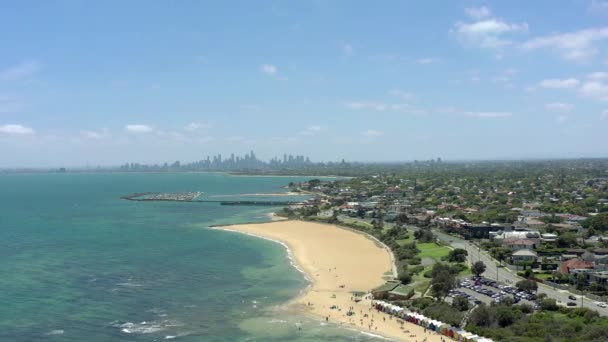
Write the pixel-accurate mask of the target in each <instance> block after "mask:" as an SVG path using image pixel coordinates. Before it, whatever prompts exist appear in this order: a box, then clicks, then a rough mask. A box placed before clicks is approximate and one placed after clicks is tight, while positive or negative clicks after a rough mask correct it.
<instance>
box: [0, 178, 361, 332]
mask: <svg viewBox="0 0 608 342" xmlns="http://www.w3.org/2000/svg"><path fill="white" fill-rule="evenodd" d="M302 180H305V178H297V177H292V178H285V177H242V176H237V177H233V176H229V175H224V174H23V175H1V176H0V341H161V340H175V341H291V340H301V341H319V340H332V341H341V340H344V341H346V340H348V341H352V340H357V341H359V340H365V341H367V340H370V338H369V337H366V336H364V335H362V334H360V333H357V332H352V331H349V330H346V329H342V328H340V327H335V326H331V325H324V324H323V323H321V322H319V321H316V320H312V319H308V318H304V317H300V316H296V315H286V314H285V313H284V312H277V311H276V308H275V307H276V306H277V305H278V304H281V303H283V302H285V301H287V300H288V299H290V298H292V297H294V296H296V295H297V294H298V293H299V291H301V289H303V288H304V287H305V286H306V285H307V284H306V282H305V280H304V278H303V277H302V275H301V274H299V273H298V272H297V271H296V270H295V269H294V268H293V267H291V266H290V264H289V263H288V260H287V259H286V257H285V256H286V252H285V250H284V249H283V248H282V247H281V246H279V245H277V244H275V243H272V242H269V241H265V240H262V239H257V238H252V237H249V236H245V235H240V234H236V233H230V232H221V231H215V230H210V229H207V227H208V226H209V225H212V224H227V223H238V222H251V221H266V220H267V217H266V216H265V213H266V212H268V211H270V210H271V208H259V207H240V206H220V205H219V204H215V203H177V202H132V201H125V200H120V199H119V197H120V196H123V195H126V194H130V193H134V192H144V191H161V192H176V191H203V192H205V196H215V195H235V194H256V193H270V192H280V191H283V190H282V189H281V187H282V186H283V185H285V184H287V183H288V182H290V181H302ZM298 327H301V328H302V330H299V329H298Z"/></svg>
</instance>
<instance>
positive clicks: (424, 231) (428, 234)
mask: <svg viewBox="0 0 608 342" xmlns="http://www.w3.org/2000/svg"><path fill="white" fill-rule="evenodd" d="M414 237H415V238H416V239H417V240H418V241H420V242H433V241H435V240H436V237H435V234H433V232H432V231H431V229H430V228H421V229H418V230H417V231H415V232H414Z"/></svg>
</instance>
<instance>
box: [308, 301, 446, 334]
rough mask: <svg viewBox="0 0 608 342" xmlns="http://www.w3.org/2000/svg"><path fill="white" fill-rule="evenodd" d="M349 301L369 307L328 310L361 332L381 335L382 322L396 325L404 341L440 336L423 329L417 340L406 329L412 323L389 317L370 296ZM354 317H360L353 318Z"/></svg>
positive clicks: (309, 303) (326, 319)
mask: <svg viewBox="0 0 608 342" xmlns="http://www.w3.org/2000/svg"><path fill="white" fill-rule="evenodd" d="M350 300H351V301H352V302H354V303H359V302H361V301H362V300H365V301H369V303H370V305H369V306H368V307H367V311H366V310H364V309H363V308H361V307H359V308H358V309H359V310H358V312H357V308H355V306H349V307H348V308H343V307H340V306H338V305H332V306H330V307H329V309H331V310H336V312H337V313H338V314H337V315H336V316H343V317H345V318H348V321H347V322H348V323H349V324H350V325H352V326H357V327H360V328H363V330H367V331H370V332H376V333H379V334H382V333H383V332H382V327H380V329H379V326H378V322H379V321H382V322H383V323H384V324H386V323H387V322H394V324H396V325H398V327H399V329H400V330H401V331H402V332H403V333H404V334H405V335H404V339H405V338H407V339H405V340H407V341H412V342H427V337H430V336H431V335H440V334H437V333H436V332H435V331H434V330H431V329H426V328H423V333H424V336H420V338H419V337H418V334H419V332H415V331H411V330H410V329H408V324H413V323H411V322H408V321H406V320H403V319H400V318H398V317H395V316H393V315H391V314H390V313H388V312H386V311H384V310H383V309H382V308H381V307H379V306H378V305H377V303H375V302H374V301H373V300H372V298H371V295H366V296H364V297H360V296H357V295H355V296H351V298H350ZM308 306H313V304H312V303H311V302H308ZM356 315H360V316H359V317H355V316H356ZM357 318H358V319H357ZM325 321H326V322H331V321H332V317H331V315H328V316H326V317H325ZM336 323H338V324H340V325H343V323H345V321H344V320H341V319H337V321H336ZM416 328H418V329H415V330H419V328H420V327H418V326H416ZM300 330H301V329H300ZM438 341H439V340H438ZM440 341H441V342H444V341H448V339H444V337H443V336H441V337H440Z"/></svg>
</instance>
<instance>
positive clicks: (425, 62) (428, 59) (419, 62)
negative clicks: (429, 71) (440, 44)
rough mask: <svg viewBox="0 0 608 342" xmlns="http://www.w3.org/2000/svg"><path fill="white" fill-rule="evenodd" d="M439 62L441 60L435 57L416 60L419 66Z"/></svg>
mask: <svg viewBox="0 0 608 342" xmlns="http://www.w3.org/2000/svg"><path fill="white" fill-rule="evenodd" d="M437 62H439V58H434V57H427V58H420V59H417V60H416V63H418V64H433V63H437Z"/></svg>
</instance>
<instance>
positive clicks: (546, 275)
mask: <svg viewBox="0 0 608 342" xmlns="http://www.w3.org/2000/svg"><path fill="white" fill-rule="evenodd" d="M534 277H536V278H538V279H542V280H548V279H549V278H552V276H551V275H550V274H546V273H534Z"/></svg>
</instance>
